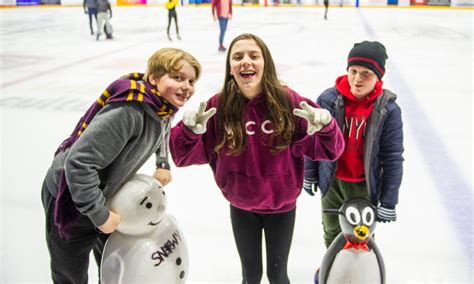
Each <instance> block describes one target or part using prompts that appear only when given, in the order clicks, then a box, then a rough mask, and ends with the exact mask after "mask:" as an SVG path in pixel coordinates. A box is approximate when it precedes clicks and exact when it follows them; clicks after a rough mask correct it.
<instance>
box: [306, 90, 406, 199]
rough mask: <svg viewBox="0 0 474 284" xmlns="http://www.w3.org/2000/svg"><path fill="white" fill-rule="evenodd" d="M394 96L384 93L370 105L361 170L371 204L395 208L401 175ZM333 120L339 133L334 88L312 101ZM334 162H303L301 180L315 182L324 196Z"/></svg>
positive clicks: (338, 97) (340, 107) (340, 104)
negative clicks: (363, 170) (364, 177)
mask: <svg viewBox="0 0 474 284" xmlns="http://www.w3.org/2000/svg"><path fill="white" fill-rule="evenodd" d="M396 97H397V96H396V95H395V94H394V93H392V92H390V91H389V90H386V89H384V90H383V93H382V95H380V96H379V97H378V98H377V99H376V100H375V102H374V104H375V105H374V108H373V110H372V112H371V114H370V117H369V120H368V122H367V129H366V133H365V141H364V168H365V176H366V182H367V188H368V189H369V190H370V196H371V199H372V203H373V204H374V205H375V206H378V205H379V203H383V204H385V205H387V206H388V207H393V208H395V205H396V204H397V203H398V191H399V188H400V184H401V181H402V175H403V124H402V119H401V110H400V107H399V106H398V105H397V103H396V102H395V99H396ZM316 102H317V103H318V104H319V105H320V106H321V107H322V108H325V109H327V110H328V111H329V112H330V113H331V115H332V116H333V117H335V118H336V121H337V124H338V125H339V128H340V129H342V126H343V123H344V117H345V108H344V99H343V96H342V94H341V93H339V92H338V91H337V89H336V87H332V88H329V89H327V90H326V91H324V92H323V93H322V94H321V95H320V96H319V97H318V99H317V101H316ZM336 167H337V161H336V162H317V161H311V160H310V159H308V158H305V179H307V180H316V181H317V182H316V183H317V186H318V187H319V188H320V190H321V193H322V194H323V195H324V194H326V193H327V192H328V190H329V187H330V186H331V184H332V182H333V179H334V175H335V172H336Z"/></svg>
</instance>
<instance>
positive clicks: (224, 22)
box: [219, 17, 229, 45]
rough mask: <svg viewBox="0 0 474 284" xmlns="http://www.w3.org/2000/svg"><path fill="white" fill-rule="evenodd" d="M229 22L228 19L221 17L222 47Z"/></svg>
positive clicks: (220, 41)
mask: <svg viewBox="0 0 474 284" xmlns="http://www.w3.org/2000/svg"><path fill="white" fill-rule="evenodd" d="M227 22H229V19H228V18H224V17H219V28H220V29H221V33H220V34H219V44H221V45H222V43H223V42H224V35H225V31H226V30H227Z"/></svg>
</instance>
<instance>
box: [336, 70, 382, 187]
mask: <svg viewBox="0 0 474 284" xmlns="http://www.w3.org/2000/svg"><path fill="white" fill-rule="evenodd" d="M382 85H383V82H382V81H380V80H379V81H377V83H376V84H375V87H374V89H373V90H372V92H371V93H370V94H369V95H368V96H367V97H365V98H364V99H362V100H358V99H357V98H356V97H355V96H354V95H353V94H352V93H351V87H350V85H349V81H348V79H347V75H344V76H340V77H338V78H337V79H336V89H337V90H338V91H339V92H340V93H341V94H342V95H343V96H344V107H345V113H346V116H345V119H344V125H343V128H342V134H343V135H344V140H345V142H346V148H345V149H344V152H343V153H342V155H341V157H340V158H339V161H338V166H337V170H336V177H337V178H338V179H341V180H344V181H348V182H359V181H363V180H365V170H364V138H365V133H366V132H365V129H366V126H367V121H368V119H369V117H370V113H371V112H372V109H373V107H374V101H375V99H376V98H377V97H378V96H380V95H381V94H382V91H383V90H382Z"/></svg>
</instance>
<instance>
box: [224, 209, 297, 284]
mask: <svg viewBox="0 0 474 284" xmlns="http://www.w3.org/2000/svg"><path fill="white" fill-rule="evenodd" d="M295 215H296V209H293V210H291V211H289V212H285V213H278V214H258V213H253V212H249V211H245V210H241V209H238V208H236V207H234V206H232V205H231V206H230V217H231V222H232V230H233V232H234V238H235V243H236V245H237V250H238V252H239V256H240V261H241V265H242V283H245V284H247V283H248V284H253V283H260V280H261V279H262V274H263V267H262V266H263V265H262V232H265V245H266V256H267V277H268V281H269V282H270V283H272V284H273V283H275V284H286V283H290V280H289V278H288V273H287V264H288V255H289V253H290V247H291V241H292V238H293V230H294V225H295Z"/></svg>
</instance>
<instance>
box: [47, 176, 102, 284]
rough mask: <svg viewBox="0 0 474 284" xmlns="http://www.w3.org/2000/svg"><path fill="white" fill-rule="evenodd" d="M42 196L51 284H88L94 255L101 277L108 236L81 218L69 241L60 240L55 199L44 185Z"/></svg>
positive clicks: (84, 217) (85, 218) (87, 220)
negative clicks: (90, 256) (91, 256)
mask: <svg viewBox="0 0 474 284" xmlns="http://www.w3.org/2000/svg"><path fill="white" fill-rule="evenodd" d="M41 195H42V196H41V197H42V201H43V207H44V209H45V213H46V244H47V246H48V250H49V255H50V258H51V263H50V265H51V278H52V280H53V282H54V283H60V284H68V283H81V284H87V283H88V273H87V272H88V269H89V255H90V252H91V251H93V252H94V257H95V261H96V263H97V266H98V268H99V275H100V262H101V258H102V251H103V249H104V245H105V242H106V240H107V238H108V237H109V236H110V235H107V234H103V233H101V232H100V231H99V230H98V229H96V228H95V226H94V225H93V224H92V222H91V221H90V220H89V218H88V217H86V216H82V215H81V218H80V220H79V222H78V223H77V225H76V226H74V227H73V228H72V230H71V236H70V238H69V239H68V240H63V239H61V237H60V236H59V233H58V230H57V227H56V225H55V224H54V198H53V197H52V196H51V194H50V193H49V191H48V189H47V188H46V186H45V185H44V184H43V189H42V194H41Z"/></svg>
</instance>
